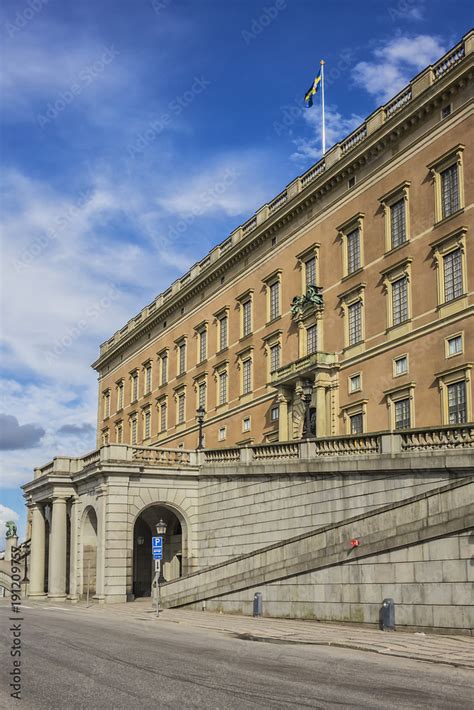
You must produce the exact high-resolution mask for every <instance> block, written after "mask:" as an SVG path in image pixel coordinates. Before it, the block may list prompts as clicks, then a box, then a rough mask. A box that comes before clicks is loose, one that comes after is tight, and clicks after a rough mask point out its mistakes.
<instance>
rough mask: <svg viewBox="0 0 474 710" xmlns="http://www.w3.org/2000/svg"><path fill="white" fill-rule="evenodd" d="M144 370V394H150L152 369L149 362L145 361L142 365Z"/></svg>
mask: <svg viewBox="0 0 474 710" xmlns="http://www.w3.org/2000/svg"><path fill="white" fill-rule="evenodd" d="M143 369H144V372H145V382H144V392H143V393H144V394H150V392H151V390H152V369H151V362H146V363H145V364H144V366H143Z"/></svg>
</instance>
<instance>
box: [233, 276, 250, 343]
mask: <svg viewBox="0 0 474 710" xmlns="http://www.w3.org/2000/svg"><path fill="white" fill-rule="evenodd" d="M252 300H253V289H251V288H249V289H247V291H245V292H244V293H243V294H241V295H240V296H239V297H238V298H237V301H238V304H239V309H240V337H241V338H245V337H246V336H247V335H250V333H251V332H252Z"/></svg>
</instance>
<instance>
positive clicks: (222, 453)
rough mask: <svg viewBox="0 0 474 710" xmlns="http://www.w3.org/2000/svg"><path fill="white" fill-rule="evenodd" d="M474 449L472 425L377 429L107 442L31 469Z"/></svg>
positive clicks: (49, 471) (44, 472)
mask: <svg viewBox="0 0 474 710" xmlns="http://www.w3.org/2000/svg"><path fill="white" fill-rule="evenodd" d="M473 447H474V424H461V425H458V426H443V427H430V428H426V429H410V430H407V431H400V432H377V433H373V434H357V435H352V434H350V435H345V436H331V437H324V438H321V439H318V438H313V439H307V440H297V441H279V442H274V443H268V444H256V445H255V446H244V447H237V446H234V447H229V448H220V449H204V450H203V451H196V450H189V449H188V450H185V449H171V448H170V449H168V448H164V447H162V448H159V447H152V446H127V445H126V444H107V445H106V446H102V447H101V448H100V449H96V450H95V451H92V452H90V453H88V454H86V455H85V456H82V457H71V458H69V457H66V456H58V457H56V458H55V459H53V461H51V462H50V463H48V464H46V465H45V466H42V467H41V468H37V469H35V479H36V478H38V477H40V476H54V475H60V476H64V475H69V476H74V475H75V474H77V473H80V472H82V471H83V470H84V469H87V468H93V467H94V466H99V465H100V466H107V464H114V465H117V464H120V463H125V464H132V465H133V464H137V463H140V464H143V465H145V466H150V467H161V468H172V467H175V468H180V467H191V468H197V467H200V466H215V465H225V464H229V465H234V466H235V465H236V464H250V463H256V464H258V463H262V464H263V463H270V462H272V461H274V462H275V463H278V462H279V461H281V460H290V459H293V460H300V461H308V460H314V459H319V458H328V457H336V456H341V457H342V456H345V457H353V456H374V455H377V454H391V455H398V454H404V453H411V452H415V451H420V452H423V451H430V450H438V451H441V450H443V449H446V450H448V449H469V448H473Z"/></svg>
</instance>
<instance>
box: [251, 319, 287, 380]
mask: <svg viewBox="0 0 474 710" xmlns="http://www.w3.org/2000/svg"><path fill="white" fill-rule="evenodd" d="M282 333H283V331H282V330H274V331H273V332H272V333H269V334H268V335H266V336H265V337H264V338H263V342H264V349H265V356H266V358H267V379H268V380H270V379H271V375H272V372H274V371H275V370H278V368H279V367H281V336H282ZM247 352H249V351H247Z"/></svg>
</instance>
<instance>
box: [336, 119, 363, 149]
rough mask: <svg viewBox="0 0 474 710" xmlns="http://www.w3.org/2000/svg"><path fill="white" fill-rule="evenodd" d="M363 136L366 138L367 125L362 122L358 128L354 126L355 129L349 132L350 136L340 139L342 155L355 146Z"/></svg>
mask: <svg viewBox="0 0 474 710" xmlns="http://www.w3.org/2000/svg"><path fill="white" fill-rule="evenodd" d="M364 138H367V125H366V124H365V123H363V124H362V126H359V128H356V130H355V131H354V132H353V133H351V135H350V136H348V137H347V138H346V139H345V140H344V141H342V143H341V153H342V155H345V154H346V153H348V152H349V151H350V150H352V149H353V148H355V147H356V145H358V144H359V143H360V142H361V141H363V140H364Z"/></svg>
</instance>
